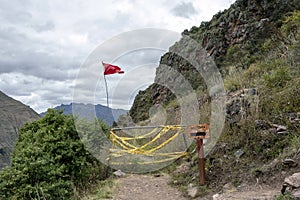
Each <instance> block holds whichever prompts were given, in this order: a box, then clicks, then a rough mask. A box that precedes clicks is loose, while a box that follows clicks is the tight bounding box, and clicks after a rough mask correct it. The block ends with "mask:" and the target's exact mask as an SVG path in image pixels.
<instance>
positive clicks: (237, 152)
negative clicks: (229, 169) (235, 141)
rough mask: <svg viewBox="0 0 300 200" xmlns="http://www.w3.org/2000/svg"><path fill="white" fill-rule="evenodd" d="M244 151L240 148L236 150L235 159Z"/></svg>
mask: <svg viewBox="0 0 300 200" xmlns="http://www.w3.org/2000/svg"><path fill="white" fill-rule="evenodd" d="M244 153H245V152H244V151H243V150H242V149H239V150H237V151H236V152H235V153H234V155H235V157H236V158H237V159H239V158H240V157H241V156H242V155H243V154H244Z"/></svg>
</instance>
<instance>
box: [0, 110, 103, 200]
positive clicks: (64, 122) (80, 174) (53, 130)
mask: <svg viewBox="0 0 300 200" xmlns="http://www.w3.org/2000/svg"><path fill="white" fill-rule="evenodd" d="M104 170H105V167H104V166H103V165H101V164H100V163H98V162H97V160H96V159H94V158H93V157H92V156H91V155H90V153H89V152H87V151H86V150H85V148H84V145H83V143H82V142H81V141H80V138H79V136H78V133H77V131H76V128H75V125H74V119H73V117H71V116H66V115H63V114H62V112H61V111H55V110H51V109H49V110H48V112H47V114H46V116H45V117H43V118H41V119H40V120H38V121H35V122H33V123H30V124H26V125H25V126H24V127H23V128H22V129H21V130H20V132H19V138H18V141H17V144H16V147H15V149H14V152H13V155H12V166H11V167H9V168H7V169H5V170H4V171H2V172H1V173H0V198H3V199H69V198H71V197H72V196H73V195H74V191H76V190H74V188H79V189H80V188H81V189H84V187H85V185H86V183H90V182H92V181H93V179H94V180H95V179H103V178H105V173H104V172H105V171H104ZM95 171H97V174H99V175H98V176H95V174H96V173H95ZM73 197H74V196H73Z"/></svg>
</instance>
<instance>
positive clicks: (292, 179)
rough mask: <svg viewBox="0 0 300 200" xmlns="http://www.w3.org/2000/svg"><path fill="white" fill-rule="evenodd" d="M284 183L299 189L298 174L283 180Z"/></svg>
mask: <svg viewBox="0 0 300 200" xmlns="http://www.w3.org/2000/svg"><path fill="white" fill-rule="evenodd" d="M284 183H285V184H287V185H289V186H291V187H293V188H299V187H300V172H298V173H295V174H293V175H292V176H290V177H287V178H285V179H284Z"/></svg>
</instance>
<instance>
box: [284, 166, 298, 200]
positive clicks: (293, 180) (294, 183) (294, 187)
mask: <svg viewBox="0 0 300 200" xmlns="http://www.w3.org/2000/svg"><path fill="white" fill-rule="evenodd" d="M287 191H288V192H290V193H291V194H292V196H294V197H295V199H300V172H298V173H295V174H293V175H292V176H289V177H286V178H285V179H284V183H283V185H282V189H281V193H282V194H286V193H287Z"/></svg>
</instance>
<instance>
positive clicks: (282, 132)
mask: <svg viewBox="0 0 300 200" xmlns="http://www.w3.org/2000/svg"><path fill="white" fill-rule="evenodd" d="M289 133H290V132H288V131H278V132H277V134H279V135H288V134H289Z"/></svg>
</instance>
